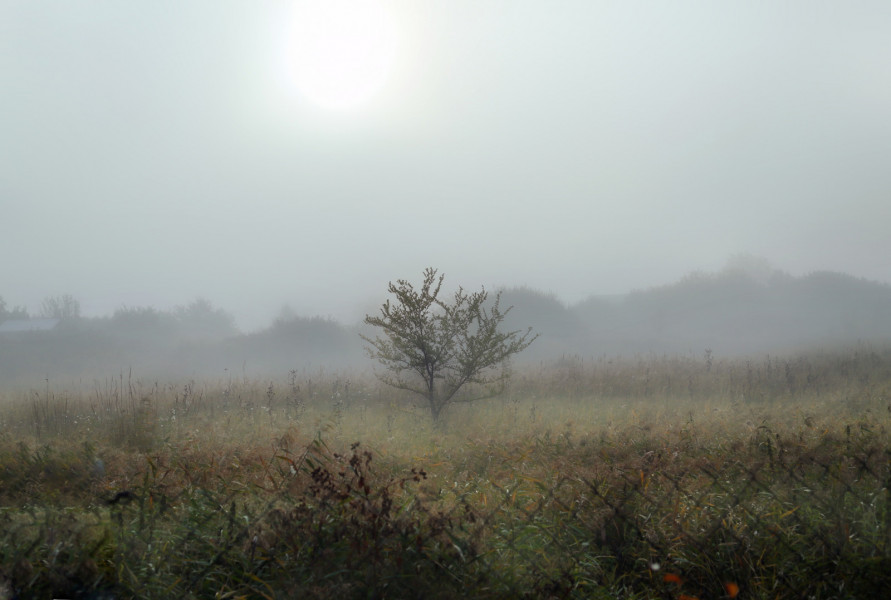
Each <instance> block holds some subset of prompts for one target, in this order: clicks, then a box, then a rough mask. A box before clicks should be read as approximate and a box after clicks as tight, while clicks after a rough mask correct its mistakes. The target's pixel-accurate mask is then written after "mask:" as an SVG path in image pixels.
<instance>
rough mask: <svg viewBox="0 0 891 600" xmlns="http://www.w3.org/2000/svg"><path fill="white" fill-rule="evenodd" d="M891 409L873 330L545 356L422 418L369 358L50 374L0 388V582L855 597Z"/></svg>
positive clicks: (167, 589)
mask: <svg viewBox="0 0 891 600" xmlns="http://www.w3.org/2000/svg"><path fill="white" fill-rule="evenodd" d="M889 430H891V352H888V351H886V350H873V349H867V348H858V349H854V350H850V351H846V352H840V353H829V352H823V353H816V354H812V355H808V356H801V357H795V358H790V359H779V360H778V359H775V358H765V359H763V360H758V361H754V360H753V361H737V362H731V361H725V362H721V361H713V360H711V359H710V358H709V359H708V360H706V357H703V358H701V359H694V358H691V357H635V358H633V359H628V360H620V359H606V358H604V359H600V360H593V361H582V360H578V359H564V360H563V361H561V362H560V363H558V364H557V365H552V366H542V367H540V368H537V369H530V370H525V371H522V372H520V373H518V375H517V377H515V378H514V382H513V385H512V388H511V389H510V390H509V392H508V393H507V394H505V395H504V396H502V397H500V398H497V399H494V400H491V401H486V402H482V403H476V404H471V405H455V406H453V407H452V408H451V409H450V410H449V412H448V413H447V415H446V418H445V421H444V422H443V423H442V424H441V426H438V427H436V426H434V425H433V424H432V422H431V421H430V419H429V416H428V415H427V414H426V413H425V412H424V410H423V408H422V407H421V406H418V405H415V404H413V403H412V400H411V399H410V398H407V397H404V396H401V395H399V394H394V393H393V392H391V391H390V390H387V389H384V388H382V387H380V386H379V385H378V384H376V382H374V381H373V379H371V378H370V377H368V376H367V375H362V374H346V373H324V372H317V373H310V374H307V373H303V374H297V373H292V374H290V377H287V378H286V379H285V380H283V381H280V382H271V383H270V382H268V381H262V382H261V381H250V380H244V379H242V380H238V381H224V382H211V383H200V382H179V383H169V384H161V383H155V382H142V381H139V380H136V379H134V378H128V377H118V378H117V379H116V380H108V381H106V382H102V383H101V384H97V385H93V386H92V387H91V388H89V389H86V390H84V389H77V388H75V387H73V386H71V387H69V388H68V389H67V390H66V389H55V388H54V387H53V386H52V385H45V386H44V387H43V388H42V389H37V390H32V391H30V392H25V393H23V392H16V393H12V394H7V395H6V396H5V397H4V398H3V400H2V406H0V431H2V433H0V506H2V507H3V508H2V509H0V520H4V522H5V526H4V528H3V532H4V533H3V534H2V536H0V582H5V583H4V585H6V586H7V587H8V588H10V589H12V590H14V591H16V593H19V594H21V595H28V596H40V595H47V596H51V595H56V596H59V595H63V594H64V595H67V596H85V595H87V594H90V593H93V594H97V593H105V592H107V593H108V594H111V595H113V597H116V598H117V597H121V598H124V597H145V598H166V597H171V598H172V597H194V598H200V597H211V596H218V597H270V598H272V597H282V598H284V597H294V596H295V595H301V596H306V597H332V596H338V597H397V598H398V597H413V596H418V597H421V596H424V597H457V596H464V597H480V598H500V597H516V596H518V595H526V596H531V597H579V598H589V597H599V596H602V597H614V596H616V595H620V596H624V597H640V598H644V597H654V598H655V597H660V598H666V597H667V598H680V597H682V596H683V595H687V596H699V597H703V598H705V597H728V594H729V592H728V590H733V589H735V588H734V587H733V586H739V588H740V589H741V590H742V591H741V592H740V597H749V598H762V597H763V598H777V597H780V598H782V597H788V598H795V597H802V595H807V596H810V597H815V598H834V597H865V596H868V595H870V594H872V593H873V592H874V591H877V590H880V589H884V588H879V587H878V586H879V585H880V584H882V583H883V582H884V581H885V580H884V577H885V575H884V574H885V573H887V572H889V570H888V567H889V566H891V497H889V490H888V484H889V481H891V474H889V457H891V456H889V453H888V450H887V449H888V448H889V446H891V444H889V441H891V440H889V434H888V432H889ZM357 443H358V445H356V444H357ZM656 565H658V566H659V570H658V571H657V570H655V567H656ZM858 573H859V574H858ZM840 582H841V583H840ZM728 586H729V587H728ZM846 586H847V587H846Z"/></svg>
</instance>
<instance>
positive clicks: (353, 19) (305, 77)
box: [287, 0, 398, 110]
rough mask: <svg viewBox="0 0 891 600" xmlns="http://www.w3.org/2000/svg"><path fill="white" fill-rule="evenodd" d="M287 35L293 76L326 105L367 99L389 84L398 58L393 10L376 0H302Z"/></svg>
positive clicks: (353, 104)
mask: <svg viewBox="0 0 891 600" xmlns="http://www.w3.org/2000/svg"><path fill="white" fill-rule="evenodd" d="M289 37H290V44H289V48H288V61H287V62H288V67H287V68H288V71H289V79H290V80H291V82H292V83H293V85H294V86H295V87H296V88H297V91H298V92H299V93H300V95H301V96H303V97H304V98H306V99H308V100H309V101H310V102H312V103H313V104H315V105H317V106H320V107H321V108H324V109H330V110H351V109H355V108H357V107H360V106H362V105H364V104H366V103H368V102H369V101H370V100H372V99H373V98H374V97H375V96H376V95H377V94H378V93H379V92H380V91H381V90H382V89H383V87H384V85H385V84H386V83H387V79H388V78H389V76H390V72H391V70H392V68H393V64H394V62H395V59H396V48H397V41H398V40H397V32H396V27H395V23H394V21H393V18H392V15H391V14H390V13H389V12H388V11H387V9H386V7H385V6H384V5H382V4H381V3H380V2H375V1H373V0H352V1H351V0H300V1H299V2H298V3H297V4H296V5H295V9H294V12H293V17H292V23H291V25H290V27H289Z"/></svg>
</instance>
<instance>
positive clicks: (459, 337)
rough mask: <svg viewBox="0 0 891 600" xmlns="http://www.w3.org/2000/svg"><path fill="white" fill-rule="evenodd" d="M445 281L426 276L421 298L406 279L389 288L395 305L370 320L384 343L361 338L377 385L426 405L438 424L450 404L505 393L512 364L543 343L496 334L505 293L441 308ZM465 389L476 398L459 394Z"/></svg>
mask: <svg viewBox="0 0 891 600" xmlns="http://www.w3.org/2000/svg"><path fill="white" fill-rule="evenodd" d="M444 278H445V276H444V275H438V276H437V270H436V269H434V268H428V269H426V270H425V271H424V281H423V283H422V284H421V287H420V289H418V290H416V289H415V288H414V286H413V285H412V284H411V283H409V282H408V281H406V280H403V279H400V280H398V281H397V282H396V283H395V284H394V283H392V282H391V283H390V284H389V288H388V289H389V292H390V294H392V295H393V296H394V298H393V300H392V302H391V300H387V301H386V302H385V303H384V304H383V306H382V307H381V311H380V315H379V316H370V315H366V317H365V323H366V324H368V325H371V326H374V327H377V328H379V329H380V330H381V331H382V333H383V335H382V336H380V337H376V338H370V337H368V336H365V335H363V336H362V339H363V340H365V341H366V342H367V343H368V344H369V345H368V346H367V347H366V350H367V351H368V354H369V356H370V357H371V358H374V359H376V360H377V361H378V362H379V363H380V364H381V365H382V366H383V367H384V371H379V372H377V373H376V374H377V376H378V378H379V379H380V380H381V381H382V382H384V383H386V384H388V385H391V386H393V387H395V388H398V389H403V390H408V391H410V392H413V393H415V394H418V395H420V396H422V397H423V398H425V400H426V401H427V404H428V406H429V408H430V413H431V415H432V417H433V419H434V421H438V420H439V418H440V415H441V414H442V411H443V410H444V409H445V408H446V407H447V406H448V405H449V404H451V403H453V402H470V401H474V400H480V399H483V398H490V397H492V396H495V395H497V394H499V393H501V391H503V389H504V384H505V382H506V381H507V379H508V377H509V375H510V372H509V370H508V368H507V366H508V359H509V358H510V357H511V356H512V355H514V354H517V353H518V352H521V351H523V350H524V349H525V348H527V347H528V346H529V344H531V343H532V342H533V341H534V340H535V338H536V337H538V336H537V335H533V334H532V329H531V328H528V329H526V330H525V331H521V330H517V331H508V332H503V331H500V330H499V326H500V325H501V323H502V321H503V320H504V316H505V315H506V314H507V313H508V312H509V311H510V307H508V308H507V309H505V310H502V309H501V306H500V300H501V294H500V293H499V294H496V296H495V298H494V300H492V301H491V302H490V301H489V294H488V292H486V290H485V289H482V290H480V291H479V292H472V293H467V292H465V291H464V290H463V288H458V290H457V291H456V292H455V294H454V296H453V297H452V299H451V301H450V302H446V301H443V300H441V299H440V291H441V289H442V283H443V280H444ZM465 386H468V388H472V391H471V392H470V393H461V394H459V390H461V389H462V388H464V387H465ZM465 391H466V390H465Z"/></svg>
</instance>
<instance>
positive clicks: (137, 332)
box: [109, 306, 177, 338]
mask: <svg viewBox="0 0 891 600" xmlns="http://www.w3.org/2000/svg"><path fill="white" fill-rule="evenodd" d="M176 327H177V320H176V317H174V316H173V315H171V314H170V313H166V312H161V311H159V310H157V309H155V308H152V307H150V306H145V307H143V306H121V307H120V308H118V309H117V310H115V311H114V314H113V315H112V317H111V320H110V321H109V328H110V329H111V330H112V331H115V332H116V333H118V334H123V335H129V336H139V337H143V338H144V337H145V336H151V337H156V338H157V337H161V336H165V335H171V334H172V333H173V332H175V331H176Z"/></svg>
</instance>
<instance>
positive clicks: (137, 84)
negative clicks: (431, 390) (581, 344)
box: [0, 0, 891, 329]
mask: <svg viewBox="0 0 891 600" xmlns="http://www.w3.org/2000/svg"><path fill="white" fill-rule="evenodd" d="M301 4H302V3H300V2H285V1H269V0H265V1H264V0H251V1H248V0H244V1H240V2H232V1H221V0H207V1H197V0H190V1H189V2H182V1H179V0H177V1H160V0H150V1H141V0H128V1H126V2H121V1H119V0H105V1H74V0H72V1H66V2H59V1H53V2H49V1H40V0H0V296H3V297H4V298H5V299H6V301H7V302H8V303H9V304H25V305H26V306H27V307H28V308H29V309H31V310H32V311H36V310H38V309H39V306H40V302H41V299H42V298H44V297H45V296H47V295H50V294H59V293H71V294H73V295H74V296H76V297H77V298H79V299H80V301H81V304H82V306H83V310H84V313H85V314H87V315H101V314H110V313H111V312H112V311H113V310H114V309H115V308H117V307H119V306H121V305H122V304H126V305H129V306H146V305H152V306H155V307H158V308H163V309H167V308H170V307H172V306H174V305H177V304H186V303H188V302H190V301H191V300H193V299H194V298H196V297H198V296H203V297H206V298H208V299H210V300H211V301H212V302H213V303H214V304H215V305H217V306H220V307H222V308H224V309H226V310H229V311H231V312H232V313H234V314H235V315H236V317H237V319H238V322H239V324H240V325H241V326H242V327H243V328H245V329H252V328H256V327H260V326H262V325H265V324H267V323H268V322H269V320H270V319H271V318H272V316H273V314H274V313H276V312H277V310H278V309H279V307H281V306H282V305H283V304H285V303H287V304H289V305H291V306H292V307H293V308H294V309H295V310H296V311H297V312H298V313H300V314H306V315H315V314H321V315H331V316H334V317H337V318H341V319H347V320H350V319H356V318H358V317H359V316H361V313H362V312H363V311H366V310H367V311H371V310H373V302H374V301H375V300H376V299H378V298H382V297H383V295H384V294H385V289H386V284H387V282H388V281H390V280H395V279H398V278H408V279H411V280H414V281H418V280H419V278H420V276H421V272H422V270H423V269H424V267H426V266H436V267H438V268H440V269H441V270H442V271H443V272H445V273H446V276H447V279H448V281H450V282H452V283H454V284H463V285H465V287H471V288H476V287H478V286H480V285H483V284H485V285H486V286H487V287H493V286H501V285H529V286H531V287H533V288H537V289H541V290H544V291H551V292H554V293H556V294H557V295H558V296H559V297H560V298H562V299H564V300H565V301H567V302H574V301H578V300H580V299H582V298H584V297H586V296H588V295H591V294H610V293H621V292H625V291H629V290H631V289H635V288H643V287H650V286H652V285H658V284H664V283H668V282H672V281H674V280H676V279H678V278H679V277H681V276H682V275H684V274H686V273H688V272H690V271H693V270H708V271H714V270H718V269H720V268H721V267H722V265H723V264H724V263H725V262H726V260H727V259H728V257H730V256H732V255H735V254H739V253H748V254H753V255H756V256H762V257H765V258H767V259H769V260H770V261H771V262H772V263H773V264H774V265H775V266H777V267H778V268H781V269H783V270H786V271H789V272H790V273H792V274H795V275H798V274H803V273H807V272H809V271H813V270H820V269H829V270H837V271H844V272H847V273H851V274H853V275H857V276H862V277H867V278H870V279H876V280H880V281H885V282H888V281H891V2H888V1H887V0H876V1H872V2H857V1H855V0H852V1H846V2H812V1H800V2H791V1H784V2H750V1H741V2H714V1H702V2H681V1H672V2H661V1H659V2H656V1H653V2H630V1H626V0H622V1H616V2H595V1H593V0H583V1H578V2H572V1H562V2H541V1H536V2H523V1H518V0H510V1H503V2H496V1H491V2H479V1H456V0H448V1H445V0H443V1H437V2H432V1H418V0H404V1H395V2H385V3H384V4H382V5H381V6H378V7H377V8H376V9H375V8H374V7H371V8H369V7H368V6H364V7H360V8H355V7H354V10H361V11H364V12H362V14H361V15H360V17H359V18H357V19H352V18H351V17H350V16H349V15H346V16H343V15H342V17H343V19H344V22H343V23H341V24H346V26H347V28H346V30H345V31H346V33H343V32H339V33H338V31H337V27H338V23H339V21H338V17H336V16H335V17H334V23H333V25H332V23H330V22H329V23H328V24H327V25H325V24H324V22H321V23H322V24H312V23H315V22H314V21H311V19H312V18H315V17H314V15H313V14H312V11H309V9H307V7H305V6H300V5H301ZM306 11H309V12H306ZM369 11H371V12H369ZM375 11H378V12H375ZM327 27H333V29H332V30H331V31H329V30H328V29H327ZM332 36H333V37H332ZM338 36H340V37H338ZM305 40H310V41H313V40H314V41H315V45H312V44H310V45H307V44H304V43H303V42H304V41H305ZM332 40H333V42H332ZM354 40H359V42H356V43H357V44H359V45H357V46H356V48H353V47H352V45H353V43H354ZM329 42H331V43H329ZM360 42H361V43H364V44H367V46H366V47H363V46H361V44H360ZM326 52H327V53H330V54H331V56H327V57H326V56H315V55H314V53H319V54H320V55H321V54H325V53H326ZM351 52H355V53H357V56H353V55H351V54H350V53H351ZM366 59H367V60H366ZM338 61H339V62H338ZM350 61H352V62H350ZM363 61H365V62H363ZM344 64H346V65H347V66H346V67H344ZM342 72H343V73H346V74H345V75H342V77H341V79H338V80H331V79H330V76H331V75H330V74H331V73H335V75H337V74H339V73H342ZM320 73H321V75H320ZM369 73H371V75H369ZM313 77H315V79H312V78H313ZM326 77H328V79H326ZM369 77H370V79H369ZM314 86H315V87H314ZM325 86H328V87H325ZM332 86H333V87H337V86H341V87H339V88H337V90H339V91H340V92H342V94H343V96H340V97H339V98H340V100H342V102H340V100H331V99H330V98H329V99H328V100H324V99H323V100H321V101H320V100H319V97H320V96H324V92H325V89H328V88H332ZM320 87H321V88H325V89H321V90H320V89H319V88H320ZM374 90H376V93H375V92H374ZM338 102H340V104H343V103H352V105H351V106H348V107H343V106H340V105H338Z"/></svg>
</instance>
